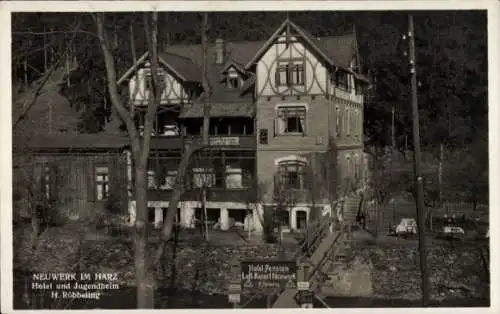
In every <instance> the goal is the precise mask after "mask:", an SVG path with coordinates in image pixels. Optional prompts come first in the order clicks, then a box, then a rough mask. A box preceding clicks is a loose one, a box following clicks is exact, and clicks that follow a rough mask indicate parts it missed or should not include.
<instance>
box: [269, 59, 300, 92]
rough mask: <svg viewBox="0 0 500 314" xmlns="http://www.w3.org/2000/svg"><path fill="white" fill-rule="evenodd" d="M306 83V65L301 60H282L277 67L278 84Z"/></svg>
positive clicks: (297, 84)
mask: <svg viewBox="0 0 500 314" xmlns="http://www.w3.org/2000/svg"><path fill="white" fill-rule="evenodd" d="M304 84H305V65H304V62H303V61H301V60H297V61H292V60H290V61H281V62H278V67H277V68H276V85H277V86H300V85H304Z"/></svg>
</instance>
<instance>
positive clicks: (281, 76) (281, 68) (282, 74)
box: [276, 62, 289, 86]
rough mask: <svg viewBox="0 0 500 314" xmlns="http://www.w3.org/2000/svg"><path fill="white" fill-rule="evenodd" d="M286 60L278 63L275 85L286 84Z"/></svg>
mask: <svg viewBox="0 0 500 314" xmlns="http://www.w3.org/2000/svg"><path fill="white" fill-rule="evenodd" d="M288 66H289V64H288V62H287V63H281V62H280V63H279V64H278V68H277V69H276V85H277V86H288Z"/></svg>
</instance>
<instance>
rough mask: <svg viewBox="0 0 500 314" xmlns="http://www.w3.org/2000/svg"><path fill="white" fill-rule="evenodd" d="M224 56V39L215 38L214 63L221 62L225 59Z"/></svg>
mask: <svg viewBox="0 0 500 314" xmlns="http://www.w3.org/2000/svg"><path fill="white" fill-rule="evenodd" d="M224 56H225V44H224V39H222V38H217V39H216V40H215V63H216V64H223V63H224V61H225V60H224Z"/></svg>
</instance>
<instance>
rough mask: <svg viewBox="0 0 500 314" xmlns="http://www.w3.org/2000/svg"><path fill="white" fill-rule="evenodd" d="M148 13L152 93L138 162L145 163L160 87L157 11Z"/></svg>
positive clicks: (147, 25)
mask: <svg viewBox="0 0 500 314" xmlns="http://www.w3.org/2000/svg"><path fill="white" fill-rule="evenodd" d="M149 14H150V13H144V30H145V33H146V42H147V45H148V51H149V63H150V69H151V79H152V81H153V84H152V93H150V95H149V104H148V109H147V112H146V119H145V121H144V134H143V141H142V147H141V150H142V151H141V153H142V154H141V156H140V163H141V164H145V163H146V162H147V159H148V157H149V149H150V143H151V133H152V131H153V127H154V124H155V120H156V112H157V110H158V106H159V104H160V101H161V87H160V81H159V79H158V69H159V67H158V12H157V11H154V12H153V13H152V16H151V21H150V20H149Z"/></svg>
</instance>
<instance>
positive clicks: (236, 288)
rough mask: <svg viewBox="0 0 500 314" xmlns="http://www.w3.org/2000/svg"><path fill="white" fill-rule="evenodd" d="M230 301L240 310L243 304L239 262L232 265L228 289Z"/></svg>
mask: <svg viewBox="0 0 500 314" xmlns="http://www.w3.org/2000/svg"><path fill="white" fill-rule="evenodd" d="M228 292H229V293H228V299H229V302H230V303H232V304H233V308H238V304H239V303H240V302H241V265H240V263H239V262H238V261H233V262H232V264H231V280H230V281H229V287H228Z"/></svg>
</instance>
